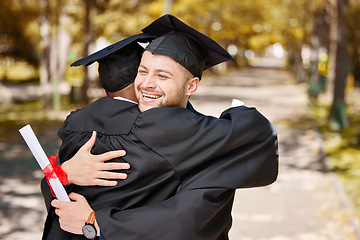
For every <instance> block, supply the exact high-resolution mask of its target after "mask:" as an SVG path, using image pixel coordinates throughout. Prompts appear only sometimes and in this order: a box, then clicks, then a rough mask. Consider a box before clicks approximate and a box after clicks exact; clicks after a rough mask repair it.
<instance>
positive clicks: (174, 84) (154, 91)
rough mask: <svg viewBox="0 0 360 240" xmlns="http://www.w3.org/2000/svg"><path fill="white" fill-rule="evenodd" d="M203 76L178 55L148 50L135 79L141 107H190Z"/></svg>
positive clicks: (142, 108) (137, 96) (146, 108)
mask: <svg viewBox="0 0 360 240" xmlns="http://www.w3.org/2000/svg"><path fill="white" fill-rule="evenodd" d="M198 84H199V78H194V77H193V76H192V75H191V73H190V72H189V71H188V70H187V69H185V68H184V67H183V66H182V65H180V64H179V63H178V62H176V61H175V60H174V59H172V58H171V57H168V56H164V55H154V54H152V53H151V52H150V51H148V50H146V51H145V52H144V53H143V56H142V60H141V62H140V66H139V70H138V74H137V76H136V79H135V93H136V98H137V99H138V102H139V109H140V111H142V112H143V111H145V110H148V109H150V108H154V107H184V108H185V107H186V105H187V103H188V100H189V98H190V96H191V95H192V94H193V93H194V92H195V91H196V90H197V87H198Z"/></svg>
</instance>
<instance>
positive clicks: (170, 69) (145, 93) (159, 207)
mask: <svg viewBox="0 0 360 240" xmlns="http://www.w3.org/2000/svg"><path fill="white" fill-rule="evenodd" d="M159 29H161V30H160V31H159ZM143 32H145V33H149V34H151V35H155V36H157V37H158V38H157V39H155V40H154V41H153V42H151V43H150V44H149V45H148V46H147V47H146V50H145V52H144V53H143V56H142V60H141V63H140V66H139V72H138V74H137V77H136V79H135V91H136V93H137V98H138V101H139V107H137V106H136V105H135V107H134V108H129V109H127V113H126V114H127V115H126V118H122V114H114V113H116V111H118V110H117V109H116V106H115V104H112V105H111V107H110V108H111V111H114V112H111V113H112V115H108V116H106V118H107V119H106V120H109V122H110V126H108V125H107V121H104V123H105V124H103V125H101V126H97V125H96V124H94V125H93V126H91V129H89V126H90V125H89V124H85V125H89V126H84V124H83V123H81V122H80V120H81V119H82V118H81V112H84V111H81V112H80V114H79V113H78V115H80V117H78V118H77V119H78V121H75V123H74V124H73V126H69V124H68V123H69V122H68V123H67V125H66V126H65V129H63V131H62V132H63V134H64V136H65V138H66V135H70V134H71V132H74V131H79V130H81V131H85V132H87V134H88V137H87V138H85V139H89V136H90V134H91V131H93V130H96V131H97V132H98V136H97V140H96V143H95V146H94V148H93V149H92V153H93V154H100V153H103V152H106V151H109V150H116V149H125V150H126V151H127V154H126V156H124V157H123V158H122V160H119V161H126V162H129V163H130V165H131V168H130V170H129V171H128V172H127V173H128V178H127V179H126V180H124V181H119V182H118V184H117V186H115V187H108V188H106V187H76V185H75V186H73V189H72V190H73V192H76V193H80V194H81V195H84V196H85V197H86V200H87V201H86V200H85V199H84V198H83V197H81V196H80V195H78V194H74V193H72V195H70V197H71V198H72V199H73V200H75V202H74V203H61V202H59V201H57V200H54V201H53V202H52V205H53V206H54V207H56V208H57V209H56V213H57V214H58V215H59V216H60V221H61V222H62V223H63V224H62V226H61V227H62V228H63V229H65V230H67V231H70V232H73V233H75V234H81V226H79V224H75V223H76V221H77V220H78V219H80V222H81V219H82V222H85V220H86V219H87V217H88V216H87V215H89V212H91V213H93V210H94V211H95V216H96V224H98V227H97V229H98V230H99V229H100V232H101V234H102V236H101V237H102V238H105V239H106V240H111V239H119V238H123V239H228V237H227V234H228V231H229V229H230V227H231V208H232V201H233V197H234V191H235V189H237V188H241V187H256V186H264V185H267V184H270V183H272V182H274V181H275V180H276V176H277V169H278V153H277V139H276V132H275V131H274V129H273V127H272V125H271V123H270V122H269V121H268V120H267V119H266V118H264V117H263V116H262V115H261V114H260V113H259V112H257V111H256V109H254V108H247V107H245V106H241V107H235V108H230V109H228V110H226V111H225V112H223V114H222V115H221V117H220V118H213V117H204V116H199V115H198V114H194V113H193V112H192V111H189V110H188V109H186V108H185V106H186V105H187V104H188V99H189V97H190V96H191V94H192V93H193V92H194V91H196V88H197V85H198V82H199V80H200V78H201V74H202V71H203V70H204V69H206V68H208V67H211V66H213V65H215V64H218V63H220V62H222V61H224V60H228V59H229V58H231V57H230V56H229V55H228V53H227V52H226V51H225V50H224V49H222V48H221V47H220V46H219V45H218V44H217V43H215V42H214V41H213V40H211V39H210V38H208V37H206V36H205V35H202V34H201V33H199V32H197V31H196V30H194V29H192V28H190V27H189V26H187V25H185V24H184V23H183V22H181V21H180V20H178V19H177V18H175V17H173V16H171V15H165V16H163V17H161V18H159V19H158V20H156V21H155V22H153V23H152V24H150V25H149V26H148V27H147V28H145V29H143ZM105 101H106V103H109V104H110V101H108V100H105ZM90 106H92V109H91V108H89V109H88V110H91V111H95V110H96V109H98V108H97V107H99V106H97V105H96V104H91V105H90ZM163 107H166V108H163ZM138 109H140V110H141V111H142V112H140V111H139V110H138ZM99 110H101V109H98V112H97V113H96V115H97V116H99V117H98V118H97V121H94V123H95V122H96V123H97V124H98V122H99V121H98V120H99V118H100V116H101V118H103V116H102V115H103V114H105V113H104V112H103V111H99ZM136 111H138V112H136ZM67 120H71V117H68V119H67ZM86 120H89V119H86ZM111 123H113V125H112V124H111ZM115 123H117V124H118V126H115ZM64 125H65V124H64ZM123 125H124V126H123ZM94 127H96V129H93V128H94ZM79 128H80V129H79ZM119 129H121V130H119ZM60 131H61V130H60ZM114 139H116V141H114ZM63 141H64V140H63ZM69 142H72V144H77V145H78V146H79V147H80V146H81V145H82V143H83V142H84V141H82V142H81V141H78V140H77V139H76V138H75V139H70V140H69ZM79 142H81V143H80V144H79ZM110 142H111V144H109V143H110ZM107 145H111V146H110V147H108V146H107ZM77 149H78V148H77ZM75 151H76V150H75ZM69 157H70V156H69ZM67 159H69V158H64V159H60V160H61V161H64V160H67ZM70 161H72V160H70ZM70 161H69V162H70ZM87 202H88V203H89V204H90V205H87ZM74 209H76V213H77V214H75V215H74V214H72V213H71V212H72V211H73V210H74ZM84 209H85V210H84ZM83 212H86V213H87V214H85V215H86V216H80V215H81V214H79V213H83ZM76 215H78V216H76ZM69 216H73V218H72V217H69ZM75 218H76V219H77V220H75ZM81 224H82V225H83V224H84V223H81ZM81 224H80V225H81ZM71 239H86V238H84V236H81V235H72V238H71Z"/></svg>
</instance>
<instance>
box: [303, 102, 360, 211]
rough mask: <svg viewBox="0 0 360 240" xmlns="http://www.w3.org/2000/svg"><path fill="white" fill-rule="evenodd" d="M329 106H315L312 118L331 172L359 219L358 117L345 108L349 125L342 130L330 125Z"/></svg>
mask: <svg viewBox="0 0 360 240" xmlns="http://www.w3.org/2000/svg"><path fill="white" fill-rule="evenodd" d="M329 109H330V105H324V104H314V105H313V106H312V107H311V108H310V110H311V116H312V118H313V119H314V120H315V121H316V124H317V126H318V128H319V130H320V132H321V135H322V137H323V141H324V151H325V154H326V155H327V156H328V158H329V161H330V162H329V164H330V167H331V169H332V170H333V171H334V172H335V173H336V174H337V176H339V178H340V179H341V181H342V183H343V186H344V187H345V189H346V191H347V193H348V195H349V196H350V198H351V200H352V202H353V204H354V206H355V209H356V212H357V216H358V217H360V114H359V112H358V110H356V109H354V108H352V107H351V106H348V111H347V114H348V116H349V121H350V124H349V126H348V127H347V128H345V129H342V130H341V131H336V132H335V131H332V130H331V128H330V126H329V121H328V112H329Z"/></svg>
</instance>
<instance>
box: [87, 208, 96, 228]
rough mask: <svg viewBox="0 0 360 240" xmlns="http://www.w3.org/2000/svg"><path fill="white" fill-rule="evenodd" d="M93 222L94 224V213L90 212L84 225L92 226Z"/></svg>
mask: <svg viewBox="0 0 360 240" xmlns="http://www.w3.org/2000/svg"><path fill="white" fill-rule="evenodd" d="M94 222H95V211H92V212H91V213H90V214H89V217H88V219H87V220H86V224H91V225H94Z"/></svg>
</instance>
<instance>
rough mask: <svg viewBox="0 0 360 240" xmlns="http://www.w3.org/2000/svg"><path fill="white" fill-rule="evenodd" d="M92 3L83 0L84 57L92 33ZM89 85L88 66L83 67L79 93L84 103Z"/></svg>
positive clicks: (91, 1) (91, 39)
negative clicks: (82, 79) (82, 78)
mask: <svg viewBox="0 0 360 240" xmlns="http://www.w3.org/2000/svg"><path fill="white" fill-rule="evenodd" d="M93 3H94V1H93V0H88V1H85V10H86V11H85V34H84V42H85V46H84V57H86V56H88V55H89V48H90V46H91V43H92V41H93V34H92V30H91V23H90V13H91V11H92V9H93V6H94V4H93ZM89 86H90V77H89V71H88V68H87V67H85V68H84V81H83V85H82V86H81V95H82V96H81V101H82V102H83V103H86V104H88V103H90V99H89V96H88V94H87V92H88V89H89Z"/></svg>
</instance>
